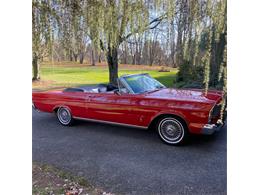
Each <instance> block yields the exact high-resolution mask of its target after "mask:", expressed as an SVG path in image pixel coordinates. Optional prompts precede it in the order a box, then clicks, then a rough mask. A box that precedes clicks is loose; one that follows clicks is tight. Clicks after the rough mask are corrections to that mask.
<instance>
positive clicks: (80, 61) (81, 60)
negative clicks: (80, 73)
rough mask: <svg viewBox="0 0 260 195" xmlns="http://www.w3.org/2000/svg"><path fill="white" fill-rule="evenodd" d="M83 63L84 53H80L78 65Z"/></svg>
mask: <svg viewBox="0 0 260 195" xmlns="http://www.w3.org/2000/svg"><path fill="white" fill-rule="evenodd" d="M83 61H84V53H83V52H81V53H80V56H79V63H80V64H83Z"/></svg>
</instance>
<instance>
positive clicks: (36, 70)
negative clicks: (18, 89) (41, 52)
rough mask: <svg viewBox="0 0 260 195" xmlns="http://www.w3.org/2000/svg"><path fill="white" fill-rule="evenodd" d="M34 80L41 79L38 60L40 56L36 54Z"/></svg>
mask: <svg viewBox="0 0 260 195" xmlns="http://www.w3.org/2000/svg"><path fill="white" fill-rule="evenodd" d="M32 65H33V79H32V80H33V81H38V80H40V64H39V61H38V57H37V56H36V55H34V56H33V61H32Z"/></svg>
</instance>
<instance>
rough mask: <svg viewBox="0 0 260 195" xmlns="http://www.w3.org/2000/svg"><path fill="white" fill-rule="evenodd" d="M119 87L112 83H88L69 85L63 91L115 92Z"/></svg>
mask: <svg viewBox="0 0 260 195" xmlns="http://www.w3.org/2000/svg"><path fill="white" fill-rule="evenodd" d="M115 90H118V87H117V86H115V85H112V84H110V83H109V84H98V85H86V86H80V87H69V88H66V89H64V90H63V92H92V93H113V92H114V91H115Z"/></svg>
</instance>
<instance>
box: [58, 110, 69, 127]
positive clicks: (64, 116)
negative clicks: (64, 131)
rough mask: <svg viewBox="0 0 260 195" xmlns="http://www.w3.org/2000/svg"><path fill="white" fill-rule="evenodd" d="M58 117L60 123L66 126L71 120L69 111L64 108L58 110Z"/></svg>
mask: <svg viewBox="0 0 260 195" xmlns="http://www.w3.org/2000/svg"><path fill="white" fill-rule="evenodd" d="M58 117H59V120H60V122H61V123H63V124H68V123H69V122H70V120H71V115H70V113H69V111H68V110H67V109H65V108H60V109H59V112H58Z"/></svg>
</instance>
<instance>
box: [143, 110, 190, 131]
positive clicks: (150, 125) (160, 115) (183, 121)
mask: <svg viewBox="0 0 260 195" xmlns="http://www.w3.org/2000/svg"><path fill="white" fill-rule="evenodd" d="M166 117H173V118H175V119H177V120H179V121H180V122H182V123H183V125H184V126H185V128H186V129H187V130H188V123H187V121H186V120H185V119H184V117H183V116H180V115H178V114H175V113H160V114H158V115H156V116H155V117H154V118H153V119H152V120H151V122H150V124H149V125H148V128H149V129H152V128H153V127H155V126H156V124H157V122H158V121H159V120H160V119H162V118H166Z"/></svg>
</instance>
